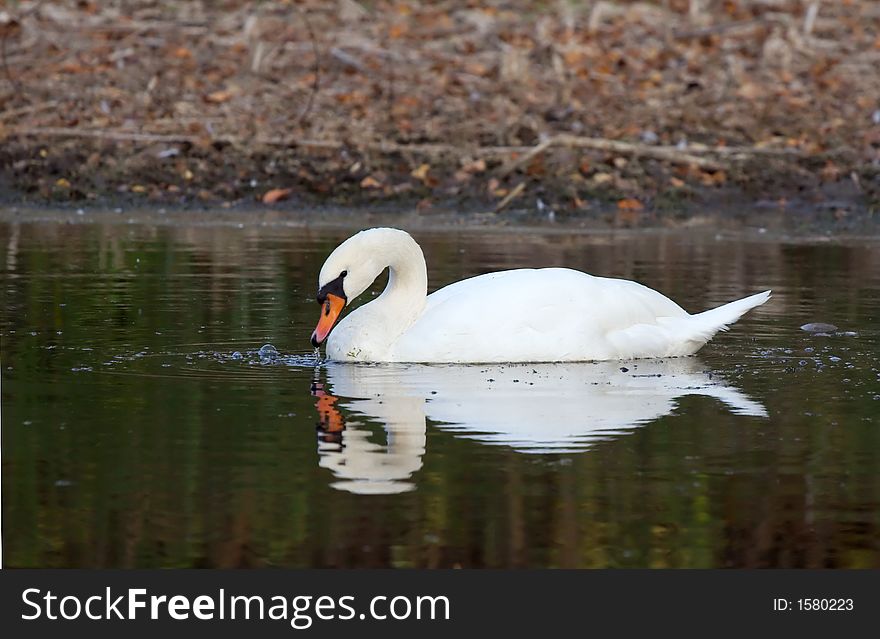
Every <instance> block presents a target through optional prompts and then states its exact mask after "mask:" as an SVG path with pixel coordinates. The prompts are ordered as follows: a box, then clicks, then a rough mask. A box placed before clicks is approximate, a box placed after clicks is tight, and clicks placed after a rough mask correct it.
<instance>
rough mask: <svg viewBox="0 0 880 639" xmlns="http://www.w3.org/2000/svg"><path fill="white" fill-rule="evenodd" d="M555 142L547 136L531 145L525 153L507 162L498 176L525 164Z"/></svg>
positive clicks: (507, 173) (506, 174)
mask: <svg viewBox="0 0 880 639" xmlns="http://www.w3.org/2000/svg"><path fill="white" fill-rule="evenodd" d="M555 142H556V138H547V139H546V140H544V141H543V142H541V143H540V144H538V145H537V146H535V147H533V148H532V149H531V150H530V151H528V152H527V153H524V154H523V155H522V156H520V157H518V158H516V159H515V160H513V161H512V162H508V163H507V164H505V165H504V166H503V167H501V169H500V170H499V171H498V177H502V178H503V177H506V176H508V175H510V174H511V173H513V172H514V171H516V170H517V169H518V168H520V167H521V166H526V165H527V164H528V163H529V162H531V161H532V159H533V158H534V157H535V156H537V155H540V154H541V153H543V152H544V151H546V150H547V149H549V148H550V147H551V146H553V144H554V143H555Z"/></svg>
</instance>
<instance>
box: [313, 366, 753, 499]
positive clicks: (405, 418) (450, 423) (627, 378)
mask: <svg viewBox="0 0 880 639" xmlns="http://www.w3.org/2000/svg"><path fill="white" fill-rule="evenodd" d="M325 368H326V380H327V381H326V385H322V384H317V383H316V384H315V386H314V387H313V391H312V392H313V395H315V397H316V398H317V402H316V406H317V409H318V413H319V415H320V418H321V423H320V425H319V433H320V434H319V443H318V453H319V455H320V465H321V466H322V467H324V468H328V469H329V470H330V471H331V472H332V473H333V474H334V476H336V477H337V478H338V480H339V481H337V482H335V483H334V484H332V485H333V486H334V487H335V488H338V489H341V490H346V491H349V492H353V493H364V494H366V493H374V494H389V493H401V492H406V491H408V490H412V489H414V488H415V484H414V483H413V482H411V481H409V480H410V478H411V477H412V475H413V473H415V472H416V471H418V470H419V469H420V468H421V467H422V456H423V455H424V454H425V441H426V437H425V434H426V420H427V419H430V420H431V421H432V422H434V423H436V425H437V427H438V428H441V429H443V430H448V431H452V432H454V433H456V434H457V435H458V436H459V437H466V438H469V439H473V440H476V441H479V442H481V443H484V444H489V445H496V446H498V445H501V446H508V447H510V448H513V449H514V450H516V451H519V452H522V453H572V452H582V451H584V450H586V449H588V448H589V447H590V446H591V445H592V444H594V443H595V442H597V441H601V440H603V439H608V438H609V437H613V436H615V435H620V434H622V433H625V432H628V431H631V430H633V429H635V428H638V427H639V426H642V425H644V424H647V423H649V422H652V421H654V420H656V419H658V418H660V417H663V416H665V415H668V414H670V413H671V412H672V411H673V410H674V409H675V406H676V400H677V399H678V398H679V397H684V396H686V395H704V396H708V397H713V398H715V399H718V400H720V401H721V402H722V403H724V404H725V405H726V407H727V408H728V409H729V410H730V411H731V412H732V413H734V414H737V415H748V416H753V417H766V416H767V413H766V411H765V410H764V407H763V406H762V405H761V404H759V403H757V402H755V401H752V400H751V399H749V398H748V397H746V396H745V395H744V394H743V393H741V392H740V391H738V390H737V389H735V388H733V387H732V386H730V385H728V384H725V383H724V382H722V381H720V380H718V379H713V377H712V375H711V373H708V372H706V371H705V370H704V366H703V365H702V364H701V363H700V361H699V360H697V359H696V358H678V359H668V360H639V361H636V362H595V363H565V364H507V365H497V364H493V365H482V366H481V365H470V366H462V365H426V364H383V365H377V366H367V365H352V364H342V363H328V364H327V365H326V367H325ZM340 408H342V409H344V410H345V411H346V414H347V417H343V414H342V412H341V411H340V410H339V409H340ZM368 422H372V423H378V424H380V425H381V426H383V427H384V429H385V432H386V433H387V443H386V444H382V443H377V442H375V441H371V438H372V437H373V432H372V431H371V430H370V429H369V428H368V427H367V423H368Z"/></svg>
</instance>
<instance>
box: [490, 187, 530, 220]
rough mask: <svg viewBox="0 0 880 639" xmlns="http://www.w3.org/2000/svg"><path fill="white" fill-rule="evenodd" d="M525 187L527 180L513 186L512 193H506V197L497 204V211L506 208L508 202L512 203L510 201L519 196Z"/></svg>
mask: <svg viewBox="0 0 880 639" xmlns="http://www.w3.org/2000/svg"><path fill="white" fill-rule="evenodd" d="M525 188H526V183H525V182H520V183H519V184H517V185H516V186H515V187H513V188H512V189H511V190H510V193H508V194H507V195H505V196H504V199H502V200H501V201H500V202H499V203H498V204H497V205H496V206H495V212H496V213H498V212H499V211H501V210H502V209H504V208H505V207H506V206H507V205H508V204H510V203H511V202H512V201H513V199H514V198H515V197H517V196H519V194H520V193H522V192H523V191H524V190H525Z"/></svg>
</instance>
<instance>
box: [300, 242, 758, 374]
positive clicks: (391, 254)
mask: <svg viewBox="0 0 880 639" xmlns="http://www.w3.org/2000/svg"><path fill="white" fill-rule="evenodd" d="M385 268H388V269H389V276H388V285H387V286H386V288H385V290H384V292H383V293H382V294H381V295H380V296H379V297H378V298H376V299H375V300H373V301H372V302H370V303H369V304H365V305H364V306H361V307H360V308H358V309H357V310H355V311H353V312H352V313H351V314H349V315H348V316H347V317H346V318H345V319H343V320H342V321H341V322H339V324H338V326H336V328H335V329H334V324H336V320H337V319H338V318H339V315H340V313H341V312H342V310H343V309H344V308H345V306H346V305H347V304H348V303H349V302H350V301H351V300H353V299H355V298H356V297H357V296H358V295H360V294H361V293H363V292H364V291H365V290H366V289H367V288H368V287H369V286H370V285H371V284H372V283H373V281H374V280H375V279H376V278H377V277H378V276H379V274H380V273H382V271H384V270H385ZM318 287H319V289H318V296H317V299H318V302H319V303H320V304H321V305H322V310H321V319H320V321H319V322H318V326H317V328H315V331H314V332H313V333H312V344H313V345H314V346H315V347H317V346H319V345H320V344H322V343H323V342H324V341H325V340H326V341H327V356H328V358H330V359H331V360H336V361H359V362H421V363H478V362H479V363H490V362H573V361H589V360H615V359H630V358H642V357H672V356H679V355H692V354H693V353H696V352H697V350H699V349H700V347H702V346H703V345H704V344H705V343H706V342H708V341H709V340H710V339H711V338H712V337H713V336H714V335H715V333H717V332H718V331H720V330H726V328H727V325H728V324H732V323H733V322H735V321H736V320H738V319H739V318H740V316H742V315H743V313H745V312H746V311H748V310H749V309H752V308H754V307H756V306H758V305H760V304H763V303H764V302H766V301H767V299H768V298H769V297H770V291H765V292H763V293H758V294H757V295H752V296H750V297H746V298H744V299H741V300H738V301H735V302H730V303H729V304H725V305H724V306H720V307H718V308H715V309H712V310H710V311H705V312H703V313H698V314H696V315H690V314H688V313H687V312H686V311H685V310H684V309H682V308H681V307H680V306H679V305H678V304H676V303H675V302H673V301H672V300H670V299H669V298H667V297H665V296H664V295H661V294H660V293H658V292H657V291H654V290H652V289H650V288H648V287H646V286H643V285H641V284H638V283H636V282H631V281H629V280H620V279H611V278H606V277H594V276H592V275H587V274H586V273H581V272H580V271H574V270H571V269H566V268H544V269H517V270H512V271H500V272H497V273H487V274H485V275H479V276H477V277H472V278H470V279H466V280H462V281H460V282H456V283H454V284H450V285H449V286H446V287H445V288H442V289H440V290H439V291H436V292H435V293H432V294H431V295H427V290H428V273H427V267H426V265H425V257H424V255H423V254H422V249H421V248H420V247H419V245H418V244H416V242H415V240H413V238H412V237H410V235H409V234H408V233H406V232H404V231H401V230H398V229H390V228H376V229H368V230H366V231H361V232H360V233H358V234H356V235H354V236H352V237H350V238H348V239H347V240H346V241H345V242H343V243H342V244H340V245H339V246H338V247H337V248H336V249H335V250H334V251H333V252H332V253H331V254H330V256H329V257H328V258H327V260H326V261H325V262H324V266H323V267H322V268H321V273H320V276H319V278H318ZM331 330H332V331H333V332H332V334H331ZM328 335H329V339H327V337H328Z"/></svg>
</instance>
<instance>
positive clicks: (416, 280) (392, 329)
mask: <svg viewBox="0 0 880 639" xmlns="http://www.w3.org/2000/svg"><path fill="white" fill-rule="evenodd" d="M391 240H392V241H390V242H388V245H387V251H386V253H385V254H384V255H383V258H384V259H385V260H387V266H388V285H387V286H386V287H385V290H384V291H383V292H382V294H381V295H380V296H379V297H378V298H376V299H375V300H374V301H373V302H371V303H370V304H369V306H370V307H371V309H372V310H373V311H376V312H380V313H381V315H382V316H383V320H384V321H385V322H387V324H386V327H387V331H388V333H389V336H390V337H392V339H394V338H396V337H397V336H399V335H400V334H401V333H403V332H404V331H405V330H406V329H407V328H409V327H410V326H411V325H412V324H413V323H414V322H415V321H416V320H417V319H418V317H419V316H420V315H421V314H422V311H423V310H424V309H425V299H426V297H427V295H428V268H427V266H426V265H425V256H424V254H423V253H422V249H421V248H420V247H419V245H418V244H416V242H415V240H413V239H412V238H411V237H409V236H408V235H396V236H394V237H393V238H391Z"/></svg>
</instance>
